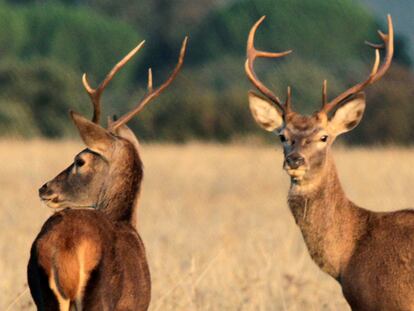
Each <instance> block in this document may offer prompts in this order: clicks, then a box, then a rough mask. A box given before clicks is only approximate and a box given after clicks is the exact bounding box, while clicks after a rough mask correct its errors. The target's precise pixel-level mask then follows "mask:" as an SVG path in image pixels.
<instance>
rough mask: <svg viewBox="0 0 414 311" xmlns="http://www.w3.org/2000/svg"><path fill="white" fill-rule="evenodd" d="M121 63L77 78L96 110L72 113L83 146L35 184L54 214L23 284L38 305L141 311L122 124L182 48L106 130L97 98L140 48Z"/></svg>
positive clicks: (138, 176)
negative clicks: (92, 80) (88, 114)
mask: <svg viewBox="0 0 414 311" xmlns="http://www.w3.org/2000/svg"><path fill="white" fill-rule="evenodd" d="M143 43H144V42H142V43H141V44H140V45H138V46H137V47H136V48H135V49H134V50H132V51H131V52H130V53H129V54H128V55H127V56H125V58H124V59H123V60H121V61H120V62H119V63H118V64H117V65H116V66H115V67H114V68H113V69H112V71H111V72H110V73H109V74H108V75H107V77H106V78H105V80H104V81H103V82H102V83H101V84H100V86H99V87H98V88H97V89H92V88H91V87H90V86H89V84H88V82H87V79H86V75H84V76H83V84H84V86H85V88H86V90H87V92H88V94H89V95H90V98H91V100H92V103H93V107H94V114H93V118H92V121H89V120H88V119H86V118H84V117H83V116H81V115H79V114H77V113H74V112H72V113H71V116H72V120H73V122H74V123H75V125H76V127H77V128H78V130H79V134H80V136H81V138H82V140H83V142H84V143H85V145H86V146H87V148H86V149H84V150H83V151H81V152H80V153H79V154H78V155H76V156H75V159H74V162H73V163H72V164H71V165H70V166H69V167H68V168H67V169H65V170H64V171H63V172H61V173H60V174H59V175H58V176H56V177H55V178H54V179H52V180H51V181H49V182H47V183H46V184H45V185H43V186H42V187H41V188H40V189H39V195H40V198H41V199H42V200H43V201H44V202H45V203H46V204H47V205H48V206H49V207H51V208H53V209H54V210H55V211H56V212H55V213H54V215H52V216H51V217H50V218H49V219H48V220H47V221H46V223H45V224H44V225H43V227H42V229H41V231H40V233H39V235H38V236H37V238H36V240H35V241H34V243H33V245H32V249H31V256H30V260H29V265H28V281H29V286H30V290H31V293H32V296H33V299H34V301H35V303H36V306H37V308H38V310H61V311H63V310H76V311H81V310H131V311H135V310H139V311H141V310H147V309H148V306H149V303H150V297H151V280H150V274H149V269H148V264H147V260H146V255H145V249H144V245H143V243H142V240H141V238H140V236H139V235H138V232H137V231H136V228H135V219H136V212H137V204H138V198H139V194H140V189H141V182H142V178H143V167H142V162H141V158H140V155H139V150H138V140H137V139H136V137H135V135H134V134H133V132H132V131H130V130H129V129H128V127H127V126H126V125H125V124H126V123H127V122H128V121H129V120H130V119H131V118H132V117H134V116H135V115H136V114H137V113H139V112H140V111H141V110H142V109H143V108H144V107H145V105H147V104H148V103H150V102H151V101H152V100H153V99H155V98H156V97H157V96H158V95H160V94H161V92H162V91H164V90H165V89H166V88H167V87H168V86H169V85H170V84H171V83H172V82H173V80H174V79H175V78H176V76H177V74H178V72H179V71H180V69H181V67H182V64H183V61H184V56H185V50H186V46H187V38H186V39H185V40H184V42H183V45H182V47H181V52H180V56H179V60H178V63H177V65H176V67H175V69H174V71H173V73H172V74H171V76H170V77H169V78H168V79H167V80H166V81H165V82H164V83H163V84H162V85H161V86H159V87H158V88H156V89H153V87H152V74H151V70H150V71H149V77H148V92H147V94H146V95H145V96H144V98H143V99H142V100H141V101H140V102H139V103H138V104H137V106H136V107H135V108H134V109H133V110H131V111H130V112H128V113H126V114H125V115H123V116H122V117H121V118H119V119H118V120H116V121H113V122H110V123H109V126H108V129H105V128H103V127H101V126H100V125H99V119H100V113H101V111H100V98H101V95H102V92H103V91H104V89H105V87H106V86H107V85H108V83H109V82H110V81H111V79H112V78H113V76H114V75H115V74H116V73H117V72H118V71H119V70H120V69H121V68H122V67H123V66H124V65H125V64H126V63H127V62H128V61H129V60H130V59H131V58H132V56H133V55H134V54H136V53H137V52H138V51H139V50H140V49H141V47H142V46H143Z"/></svg>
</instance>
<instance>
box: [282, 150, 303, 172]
mask: <svg viewBox="0 0 414 311" xmlns="http://www.w3.org/2000/svg"><path fill="white" fill-rule="evenodd" d="M286 164H287V166H288V167H289V168H290V169H292V170H296V169H298V168H299V167H301V166H303V165H305V159H304V158H303V157H302V156H301V155H300V154H299V153H292V154H290V155H288V156H287V157H286Z"/></svg>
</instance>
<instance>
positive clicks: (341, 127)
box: [329, 93, 365, 135]
mask: <svg viewBox="0 0 414 311" xmlns="http://www.w3.org/2000/svg"><path fill="white" fill-rule="evenodd" d="M364 110H365V94H364V93H358V94H356V95H355V96H354V97H353V98H352V99H350V100H349V101H348V102H346V103H345V104H344V105H343V106H342V107H340V108H339V109H338V110H337V111H336V112H335V114H334V116H333V117H332V119H331V120H330V121H329V127H330V128H331V130H332V131H333V132H334V133H335V135H339V134H342V133H345V132H348V131H350V130H352V129H354V128H355V127H356V126H357V125H358V124H359V122H360V121H361V119H362V115H363V114H364Z"/></svg>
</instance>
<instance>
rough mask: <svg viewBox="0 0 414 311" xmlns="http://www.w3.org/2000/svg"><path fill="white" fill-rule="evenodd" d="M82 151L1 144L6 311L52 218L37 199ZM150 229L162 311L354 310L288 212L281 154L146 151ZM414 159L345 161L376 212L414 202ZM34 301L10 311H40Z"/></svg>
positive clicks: (211, 148) (204, 147)
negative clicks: (37, 240) (36, 239)
mask: <svg viewBox="0 0 414 311" xmlns="http://www.w3.org/2000/svg"><path fill="white" fill-rule="evenodd" d="M81 148H83V146H82V145H81V144H80V143H78V142H47V141H32V142H16V141H0V198H1V200H0V226H1V238H0V251H1V260H0V274H1V275H2V278H1V279H0V310H4V309H5V308H6V307H7V306H8V305H9V304H10V302H12V301H13V300H14V299H15V297H17V296H18V294H19V293H21V292H22V291H24V290H25V283H26V263H27V259H28V255H29V249H30V245H31V243H32V241H33V239H34V237H35V235H36V234H37V232H38V231H39V229H40V226H41V225H42V223H43V222H44V221H45V220H46V218H47V217H48V216H49V215H50V211H49V210H47V208H46V207H45V206H42V204H41V203H40V201H39V200H38V198H37V189H38V187H40V186H41V185H42V184H43V183H44V182H45V181H47V180H48V179H50V178H52V177H53V176H55V175H56V174H57V173H58V172H59V171H61V170H62V169H63V168H64V167H66V165H68V164H69V162H70V161H71V160H72V158H73V155H74V154H75V153H76V152H77V151H79V150H81ZM142 157H143V161H144V165H145V178H144V186H143V194H142V202H141V205H140V210H139V231H140V233H141V235H142V237H143V239H144V242H145V245H146V248H147V251H148V259H149V262H150V266H151V273H152V281H153V295H152V303H151V310H153V311H155V310H163V311H168V310H177V311H178V310H179V311H182V310H200V311H203V310H215V311H216V310H266V311H267V310H297V311H303V310H349V309H348V307H347V305H346V303H345V301H344V299H343V298H342V295H341V290H340V287H339V286H338V285H337V284H336V282H335V281H334V280H332V279H331V278H330V277H328V276H326V275H325V274H323V273H322V272H320V271H319V269H318V268H317V267H316V265H315V264H314V263H313V262H312V261H311V259H310V257H309V255H308V253H307V251H306V249H305V246H304V243H303V241H302V237H301V235H300V233H299V230H298V228H297V227H296V225H295V223H294V221H293V217H292V216H291V215H290V212H289V210H288V207H287V204H286V196H287V189H288V184H289V181H288V178H287V177H286V176H285V174H284V173H283V171H282V169H281V166H282V155H281V151H280V150H276V149H275V147H273V146H260V145H247V144H245V145H230V146H227V145H216V144H197V143H192V144H188V145H147V144H144V145H143V146H142ZM413 157H414V150H412V149H398V148H388V149H351V150H347V149H345V148H340V149H338V150H336V151H335V158H336V160H337V164H338V169H339V172H340V176H341V180H342V182H343V185H344V187H345V189H346V191H347V193H348V194H349V196H350V197H351V198H352V199H353V200H354V201H356V202H358V203H359V204H360V205H362V206H365V207H367V208H370V209H375V210H394V209H399V208H404V207H409V206H410V204H412V202H413V201H414V196H413V194H412V185H413V184H414V168H413V166H412V159H413ZM30 300H31V299H30V294H29V293H28V292H24V293H23V295H22V297H21V298H19V299H18V301H16V304H15V305H14V306H13V308H11V309H10V310H34V307H33V305H31V304H30Z"/></svg>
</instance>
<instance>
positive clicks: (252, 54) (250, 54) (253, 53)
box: [244, 16, 292, 115]
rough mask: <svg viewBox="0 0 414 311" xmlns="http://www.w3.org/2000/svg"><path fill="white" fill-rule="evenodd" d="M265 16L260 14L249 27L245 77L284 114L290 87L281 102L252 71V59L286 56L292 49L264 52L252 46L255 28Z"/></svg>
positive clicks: (288, 109) (286, 108)
mask: <svg viewBox="0 0 414 311" xmlns="http://www.w3.org/2000/svg"><path fill="white" fill-rule="evenodd" d="M265 18H266V16H262V17H261V18H260V19H259V20H258V21H257V22H256V23H255V24H254V25H253V27H252V28H251V30H250V33H249V37H248V39H247V59H246V63H245V66H244V68H245V70H246V74H247V77H248V78H249V80H250V82H252V83H253V85H254V86H255V87H256V88H257V89H258V90H259V91H260V92H261V93H262V94H263V95H265V96H266V97H267V98H268V99H270V100H271V101H272V102H273V103H275V104H276V105H277V106H278V107H279V108H280V110H281V111H282V112H283V114H284V115H286V114H288V113H289V112H290V111H291V104H290V102H291V100H290V87H289V88H288V92H287V98H286V102H285V104H282V103H281V101H280V99H279V98H278V97H277V96H276V95H275V94H274V93H273V92H272V91H271V90H269V89H268V88H267V87H266V86H265V85H264V84H263V83H262V82H261V81H260V80H259V79H258V78H257V76H256V73H255V72H254V68H253V67H254V61H255V60H256V58H258V57H263V58H279V57H283V56H286V55H288V54H290V53H291V52H292V50H289V51H285V52H280V53H271V52H264V51H259V50H256V48H255V47H254V37H255V34H256V30H257V28H259V26H260V24H261V23H262V22H263V20H264V19H265Z"/></svg>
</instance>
